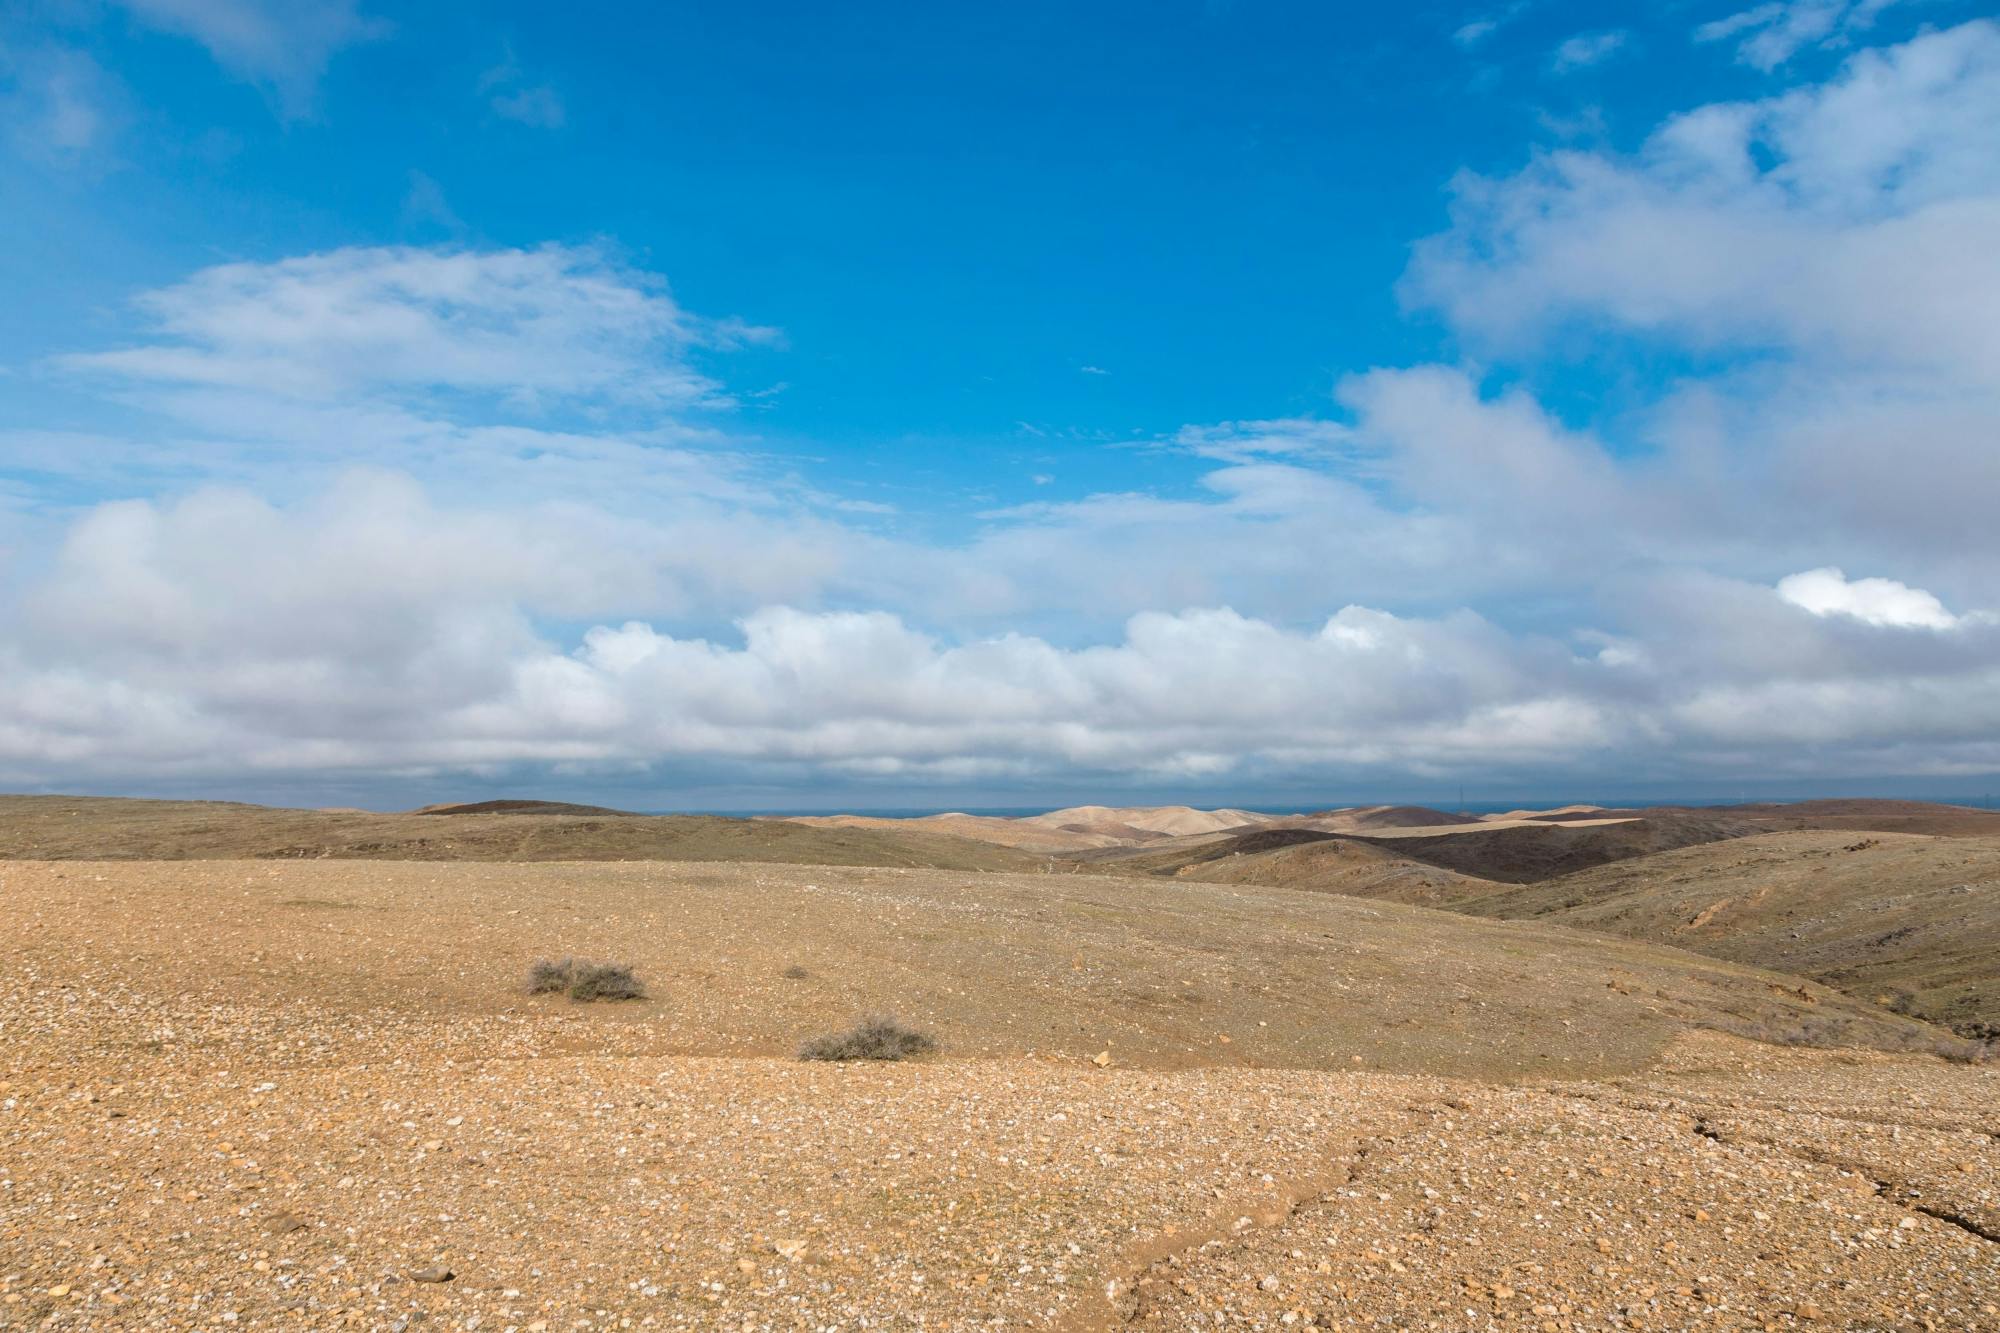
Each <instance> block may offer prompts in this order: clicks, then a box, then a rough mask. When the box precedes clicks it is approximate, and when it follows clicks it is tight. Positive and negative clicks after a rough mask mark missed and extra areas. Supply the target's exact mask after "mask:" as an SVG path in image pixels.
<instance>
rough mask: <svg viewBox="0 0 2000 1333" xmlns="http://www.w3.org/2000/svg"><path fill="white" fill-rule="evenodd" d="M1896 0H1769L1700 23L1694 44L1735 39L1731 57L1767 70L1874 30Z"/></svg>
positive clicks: (1695, 33)
mask: <svg viewBox="0 0 2000 1333" xmlns="http://www.w3.org/2000/svg"><path fill="white" fill-rule="evenodd" d="M1896 2H1897V0H1771V3H1768V4H1761V5H1757V6H1755V7H1753V8H1750V9H1745V10H1742V11H1740V12H1738V13H1735V14H1731V15H1729V16H1728V17H1727V18H1720V19H1716V20H1715V21H1713V22H1711V23H1704V24H1702V25H1701V26H1700V27H1698V28H1696V29H1695V30H1694V37H1695V40H1696V41H1698V42H1720V41H1728V40H1731V39H1737V46H1736V58H1737V59H1738V60H1741V61H1742V62H1743V63H1744V64H1746V65H1752V66H1755V67H1756V68H1758V69H1761V70H1772V69H1776V68H1777V67H1778V66H1780V65H1782V64H1784V63H1785V62H1786V61H1788V60H1790V59H1791V58H1792V57H1793V56H1795V55H1797V54H1798V53H1799V52H1800V51H1801V50H1803V49H1804V48H1806V47H1808V46H1833V45H1838V44H1840V43H1842V42H1844V41H1846V40H1848V39H1850V38H1852V37H1853V35H1854V34H1856V33H1858V32H1862V31H1865V30H1867V29H1868V28H1869V27H1871V26H1873V25H1874V22H1875V17H1876V15H1878V14H1880V13H1881V12H1882V11H1883V10H1885V9H1887V8H1889V6H1891V5H1892V4H1895V3H1896Z"/></svg>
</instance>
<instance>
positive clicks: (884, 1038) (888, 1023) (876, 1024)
mask: <svg viewBox="0 0 2000 1333" xmlns="http://www.w3.org/2000/svg"><path fill="white" fill-rule="evenodd" d="M936 1048H937V1043H936V1042H935V1041H933V1040H932V1039H931V1037H930V1035H929V1034H928V1033H923V1032H919V1031H917V1030H916V1029H915V1028H912V1027H906V1026H904V1025H903V1024H902V1023H899V1022H897V1021H896V1020H895V1019H893V1018H890V1017H887V1016H885V1015H882V1014H871V1015H870V1016H868V1017H867V1018H864V1019H862V1020H861V1021H860V1022H859V1023H856V1024H855V1025H854V1026H853V1027H851V1028H849V1029H848V1030H847V1031H845V1032H834V1033H829V1034H828V1035H826V1036H824V1037H814V1038H813V1039H812V1040H811V1041H809V1042H807V1043H805V1045H803V1046H801V1047H799V1059H801V1060H901V1059H904V1058H906V1057H908V1056H912V1055H922V1054H923V1053H924V1052H926V1051H930V1050H935V1049H936Z"/></svg>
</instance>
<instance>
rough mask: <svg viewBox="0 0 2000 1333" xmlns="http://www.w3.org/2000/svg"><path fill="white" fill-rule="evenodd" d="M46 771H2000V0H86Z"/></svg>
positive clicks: (21, 228) (777, 780)
mask: <svg viewBox="0 0 2000 1333" xmlns="http://www.w3.org/2000/svg"><path fill="white" fill-rule="evenodd" d="M0 296H4V302H0V310H4V311H5V312H6V318H5V319H4V320H0V788H5V789H9V790H18V791H79V792H82V791H88V792H107V793H119V794H152V795H174V796H227V797H232V798H239V799H252V800H272V801H282V802H286V803H299V804H353V805H364V806H370V807H374V808H387V807H393V806H397V805H401V804H415V803H417V802H418V801H421V800H432V799H445V798H450V797H459V796H463V797H478V796H486V795H494V794H502V793H505V794H524V795H530V794H531V795H540V796H550V797H562V798H569V799H589V800H599V801H607V802H611V803H616V804H620V805H624V806H627V807H631V808H643V809H699V808H716V809H788V808H797V809H806V808H843V807H845V808H876V807H889V806H895V807H924V808H951V807H986V806H1019V805H1034V804H1042V803H1049V804H1060V803H1065V802H1067V801H1069V800H1073V799H1103V800H1125V799H1186V800H1195V801H1215V802H1221V801H1227V802H1229V803H1235V804H1255V803H1260V802H1261V803H1267V804H1269V803H1279V804H1287V805H1292V804H1297V805H1312V804H1315V803H1320V802H1324V803H1328V804H1332V803H1344V802H1348V801H1358V800H1367V799H1371V798H1380V799H1406V798H1410V797H1413V796H1415V797H1423V796H1431V797H1434V798H1437V799H1442V798H1443V795H1444V794H1446V793H1456V792H1457V791H1458V790H1459V789H1460V788H1465V789H1466V790H1467V791H1468V793H1469V798H1470V797H1471V796H1483V797H1494V798H1500V797H1504V796H1506V795H1511V794H1521V795H1535V794H1542V795H1548V796H1552V797H1561V798H1563V799H1588V798H1592V797H1600V796H1601V797H1612V798H1616V797H1621V796H1627V795H1643V794H1647V793H1651V794H1654V795H1661V796H1665V795H1671V796H1676V797H1694V796H1725V795H1736V794H1739V793H1740V794H1743V795H1759V796H1767V795H1777V794H1799V795H1809V794H1814V793H1817V792H1840V793H1843V794H1847V793H1856V792H1868V791H1879V792H1894V793H1921V794H1927V795H1978V794H1982V793H1984V792H1986V791H1988V790H1992V789H1994V788H1996V787H2000V782H1995V781H1994V777H1995V775H1996V774H2000V521H1996V519H1995V515H1996V514H2000V18H1996V14H1995V12H1994V11H1993V9H1992V8H1991V6H1990V5H1977V4H1963V3H1954V2H1953V0H1766V2H1764V3H1754V2H1747V3H1746V0H1716V2H1714V3H1709V2H1707V0H1676V2H1675V3H1668V4H1661V5H1648V6H1603V5H1582V4H1562V3H1556V2H1555V0H1515V2H1514V3H1507V4H1499V5H1494V4H1447V3H1429V2H1423V0H1420V2H1419V3H1413V4H1409V5H1400V6H1360V5H1352V6H1350V5H1326V4H1319V3H1311V4H1308V3H1297V4H1288V3H1278V2H1277V0H1190V2H1188V3H1180V2H1178V0H1150V2H1149V3H1145V4H1137V3H1133V4H1123V3H1111V2H1107V3H1091V4H1083V5H1079V4H1075V3H1060V4H1057V3H1047V4H1044V3H1039V2H1038V0H1017V2H1015V3H1009V4H1006V5H991V6H988V5H980V4H963V5H946V6H938V5H914V4H907V5H906V4H870V3H860V4H855V5H848V6H826V5H795V4H785V3H770V4H764V5H743V4H719V3H717V4H709V3H663V4H660V5H657V6H647V7H632V6H622V5H609V4H596V3H590V2H589V0H584V2H583V3H577V4H570V5H563V6H547V5H528V4H521V5H501V4H495V5H478V6H475V5H471V4H462V3H453V2H452V0H440V2H439V3H430V4H425V5H422V6H397V5H393V4H390V3H387V0H380V2H379V3H370V2H369V0H327V2H326V3H318V4H314V3H303V2H291V3H279V2H278V0H122V2H115V0H17V2H16V3H13V4H10V5H8V6H6V7H5V9H4V12H0Z"/></svg>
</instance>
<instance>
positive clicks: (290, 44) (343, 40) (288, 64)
mask: <svg viewBox="0 0 2000 1333" xmlns="http://www.w3.org/2000/svg"><path fill="white" fill-rule="evenodd" d="M123 3H124V5H125V7H126V8H127V9H128V10H130V11H131V12H132V15H133V16H134V17H135V18H137V19H139V20H140V21H141V22H143V23H146V24H148V25H150V26H152V27H155V28H159V29H162V30H164V31H167V32H174V33H179V34H181V35H182V36H185V37H192V38H193V39H194V40H196V41H198V42H200V43H201V44H202V45H203V46H204V47H206V48H208V53H209V54H210V55H211V56H213V57H215V61H216V63H217V64H219V65H221V66H222V67H223V68H224V69H226V70H228V71H229V72H230V73H231V74H234V75H236V76H237V77H238V78H241V79H244V80H247V81H249V82H252V83H257V84H261V85H263V86H264V87H266V88H269V89H270V90H271V91H273V92H274V93H276V94H277V96H278V99H279V101H280V104H281V105H282V106H283V108H284V109H285V111H286V113H287V114H290V115H299V114H303V113H304V112H306V111H308V110H310V109H311V106H312V102H313V98H314V96H315V94H316V92H317V90H318V87H319V79H320V75H322V74H323V73H325V71H326V66H327V62H328V61H330V60H331V59H332V58H333V56H334V55H335V53H337V52H339V51H341V50H343V49H344V48H346V47H349V46H353V45H355V44H357V43H360V42H365V41H370V40H373V39H375V38H378V37H381V36H383V35H385V34H386V33H387V31H388V27H387V25H386V24H384V23H382V22H381V21H379V20H376V19H371V18H368V17H366V16H364V15H362V14H361V13H360V12H359V11H358V9H357V6H356V4H355V0H312V2H311V3H307V4H297V3H289V2H288V0H123Z"/></svg>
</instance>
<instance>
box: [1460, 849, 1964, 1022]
mask: <svg viewBox="0 0 2000 1333" xmlns="http://www.w3.org/2000/svg"><path fill="white" fill-rule="evenodd" d="M1456 905H1457V906H1459V907H1460V908H1461V909H1462V910H1466V911H1470V912H1475V913H1478V914H1481V915H1487V916H1496V917H1503V918H1510V919H1515V918H1531V917H1532V918H1535V919H1539V920H1545V921H1553V922H1560V923H1562V924H1564V925H1571V926H1577V927H1580V928H1582V929H1585V930H1595V931H1602V932H1605V933H1607V934H1616V935H1624V936H1628V937H1631V938H1637V939H1646V940H1653V941H1655V942H1658V943H1663V944H1672V945H1675V946H1677V947H1679V948H1684V949H1692V950H1694V951H1696V952H1698V953H1705V954H1708V955H1710V956H1713V957H1718V958H1731V959H1735V960H1738V961H1741V962H1748V963H1755V964H1757V965H1758V966H1761V967H1770V968H1774V969H1777V970H1780V971H1785V972H1795V973H1798V974H1800V975H1802V976H1808V977H1813V978H1815V979H1817V980H1819V981H1822V982H1824V983H1826V984H1827V985H1830V986H1837V987H1839V988H1841V989H1843V990H1846V991H1849V992H1851V993H1853V994H1855V995H1859V996H1862V997H1864V998H1868V999H1870V1000H1876V1001H1880V1002H1882V1003H1888V1004H1894V1005H1897V1006H1899V1007H1901V1008H1904V1009H1907V1010H1908V1011H1910V1012H1913V1013H1918V1014H1921V1015H1923V1016H1925V1017H1927V1018H1930V1019H1932V1020H1933V1021H1937V1022H1942V1023H1946V1024H1949V1025H1951V1026H1954V1027H1957V1028H1959V1029H1961V1030H1963V1031H1981V1032H1985V1031H1988V1030H1995V1029H2000V837H1971V836H1961V837H1940V836H1923V835H1914V834H1906V833H1881V834H1873V835H1868V836H1857V835H1855V834H1852V833H1845V832H1838V831H1805V832H1787V833H1767V834H1760V835H1757V836H1754V837H1748V838H1739V839H1735V840H1733V841H1729V842H1720V843H1712V844H1709V845H1705V846H1691V847H1685V848H1681V849H1678V850H1669V851H1664V852H1661V853H1660V854H1658V855H1654V856H1648V857H1645V858H1643V859H1640V860H1635V861H1624V862H1620V863H1618V864H1615V865H1604V866H1598V867H1596V868H1594V869H1589V870H1584V871H1581V872H1579V873H1576V874H1571V875H1567V876H1564V877H1562V878H1559V879H1552V880H1548V881H1545V882H1543V883H1539V884H1534V885H1530V886H1527V887H1524V888H1516V889H1496V890H1495V891H1493V892H1492V893H1490V894H1488V895H1485V896H1479V897H1472V898H1469V899H1461V900H1460V901H1459V902H1458V903H1457V904H1456Z"/></svg>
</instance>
